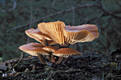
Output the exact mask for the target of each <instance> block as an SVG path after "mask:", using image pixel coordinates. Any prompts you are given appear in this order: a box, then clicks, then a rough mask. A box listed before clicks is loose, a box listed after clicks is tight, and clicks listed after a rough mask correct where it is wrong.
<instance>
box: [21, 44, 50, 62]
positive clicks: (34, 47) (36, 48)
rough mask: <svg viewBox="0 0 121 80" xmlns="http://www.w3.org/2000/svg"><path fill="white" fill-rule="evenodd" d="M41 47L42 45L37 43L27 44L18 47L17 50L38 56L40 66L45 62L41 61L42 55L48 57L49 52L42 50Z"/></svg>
mask: <svg viewBox="0 0 121 80" xmlns="http://www.w3.org/2000/svg"><path fill="white" fill-rule="evenodd" d="M42 47H43V45H41V44H39V43H28V44H24V45H22V46H20V47H19V49H20V50H22V51H23V52H25V53H28V54H30V55H32V56H38V58H39V59H40V62H41V63H42V64H45V60H44V59H43V56H42V55H49V52H48V51H46V50H44V49H42Z"/></svg>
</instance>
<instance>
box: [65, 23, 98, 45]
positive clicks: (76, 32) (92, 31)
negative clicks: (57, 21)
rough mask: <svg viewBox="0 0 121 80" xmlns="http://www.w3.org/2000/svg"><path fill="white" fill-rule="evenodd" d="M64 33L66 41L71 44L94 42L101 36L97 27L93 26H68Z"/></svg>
mask: <svg viewBox="0 0 121 80" xmlns="http://www.w3.org/2000/svg"><path fill="white" fill-rule="evenodd" d="M63 32H64V36H65V38H66V41H67V42H68V43H70V44H74V43H77V42H88V41H92V40H94V39H95V38H97V37H98V36H99V33H98V28H97V26H96V25H92V24H84V25H80V26H72V27H70V26H66V27H65V29H64V31H63Z"/></svg>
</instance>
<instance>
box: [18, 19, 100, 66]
mask: <svg viewBox="0 0 121 80" xmlns="http://www.w3.org/2000/svg"><path fill="white" fill-rule="evenodd" d="M25 33H26V35H27V36H29V37H30V38H33V39H35V40H36V41H38V42H40V43H28V44H24V45H22V46H20V47H19V49H20V50H22V51H24V52H25V53H28V54H30V55H32V56H38V58H39V59H40V62H41V63H42V64H46V61H45V60H48V61H50V62H52V63H56V64H59V63H61V62H62V59H63V58H67V57H69V56H71V55H80V54H81V53H80V52H79V51H77V50H74V49H72V48H68V47H67V46H68V45H70V44H75V43H78V42H89V41H93V40H94V39H96V38H98V36H99V33H98V28H97V26H96V25H93V24H83V25H79V26H69V25H65V24H64V22H62V21H56V22H43V23H39V24H38V28H36V29H34V28H30V29H28V30H26V31H25ZM58 45H59V46H58ZM65 46H66V47H65ZM45 58H46V59H45Z"/></svg>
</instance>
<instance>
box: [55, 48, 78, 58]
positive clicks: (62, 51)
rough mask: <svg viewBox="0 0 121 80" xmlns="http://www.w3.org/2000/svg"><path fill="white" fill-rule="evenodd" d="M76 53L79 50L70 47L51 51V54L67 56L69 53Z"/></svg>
mask: <svg viewBox="0 0 121 80" xmlns="http://www.w3.org/2000/svg"><path fill="white" fill-rule="evenodd" d="M78 54H80V52H79V51H77V50H74V49H72V48H61V49H58V50H57V51H55V52H54V53H53V55H55V56H60V57H68V56H71V55H78Z"/></svg>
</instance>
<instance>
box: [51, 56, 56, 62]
mask: <svg viewBox="0 0 121 80" xmlns="http://www.w3.org/2000/svg"><path fill="white" fill-rule="evenodd" d="M50 61H51V62H52V63H55V57H54V56H53V55H51V56H50Z"/></svg>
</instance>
